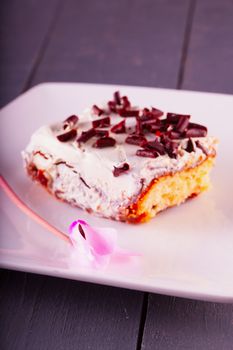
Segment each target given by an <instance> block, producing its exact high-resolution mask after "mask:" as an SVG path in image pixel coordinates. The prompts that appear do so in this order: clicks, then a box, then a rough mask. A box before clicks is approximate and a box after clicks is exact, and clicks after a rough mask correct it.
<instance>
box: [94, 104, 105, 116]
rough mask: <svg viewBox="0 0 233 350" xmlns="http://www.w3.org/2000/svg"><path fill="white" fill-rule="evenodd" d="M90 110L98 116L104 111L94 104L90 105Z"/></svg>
mask: <svg viewBox="0 0 233 350" xmlns="http://www.w3.org/2000/svg"><path fill="white" fill-rule="evenodd" d="M92 111H93V113H94V114H97V115H98V116H100V115H101V114H103V113H104V110H103V109H101V108H99V107H98V106H96V105H94V106H93V107H92Z"/></svg>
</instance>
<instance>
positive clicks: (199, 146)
mask: <svg viewBox="0 0 233 350" xmlns="http://www.w3.org/2000/svg"><path fill="white" fill-rule="evenodd" d="M195 143H196V146H197V147H198V148H200V149H201V150H202V152H203V153H204V154H205V155H206V156H208V152H207V150H206V148H205V147H204V146H203V145H202V144H201V142H200V141H199V140H197V141H196V142H195Z"/></svg>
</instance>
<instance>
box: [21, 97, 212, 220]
mask: <svg viewBox="0 0 233 350" xmlns="http://www.w3.org/2000/svg"><path fill="white" fill-rule="evenodd" d="M190 119H191V118H190V115H181V114H177V113H166V114H164V112H162V111H161V110H159V109H157V108H154V107H152V108H142V109H141V108H137V107H133V106H132V105H131V103H130V101H129V99H128V98H127V97H126V96H123V97H121V96H120V93H119V92H115V93H114V98H113V100H111V101H109V102H108V103H107V104H106V106H104V107H101V108H100V107H98V106H97V105H94V106H92V108H90V109H87V110H85V111H84V112H83V114H82V115H79V116H76V115H72V116H70V117H68V118H67V119H65V121H63V122H60V123H57V124H54V125H50V126H43V127H41V128H40V129H39V130H37V131H36V132H35V133H34V134H33V135H32V137H31V140H30V142H29V145H28V146H27V148H26V150H25V151H24V152H23V158H24V161H25V165H26V169H27V172H28V174H29V175H30V176H31V178H32V179H33V180H35V181H37V182H39V183H40V184H41V185H43V186H44V187H45V188H46V189H47V190H48V191H49V192H50V193H52V194H53V195H55V196H56V197H57V198H59V199H61V200H64V201H66V202H68V203H70V204H72V205H75V206H78V207H80V208H82V209H84V210H86V211H88V212H89V213H93V214H95V215H99V216H102V217H105V218H111V219H114V220H120V221H126V222H133V223H139V222H145V221H147V220H149V219H151V218H152V217H154V216H155V215H156V214H157V213H158V212H160V211H162V210H164V209H166V208H168V207H171V206H175V205H179V204H181V203H182V202H184V201H185V200H186V199H188V198H190V197H193V196H196V195H198V194H199V193H201V192H203V191H205V190H206V189H207V188H208V187H209V172H210V170H211V168H212V167H213V164H214V159H215V156H216V144H217V140H216V138H214V137H210V136H207V128H206V127H205V126H203V125H200V124H196V123H193V122H191V120H190Z"/></svg>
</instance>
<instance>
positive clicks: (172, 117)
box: [166, 112, 181, 124]
mask: <svg viewBox="0 0 233 350" xmlns="http://www.w3.org/2000/svg"><path fill="white" fill-rule="evenodd" d="M180 116H181V114H176V113H170V112H169V113H167V119H166V120H167V122H168V123H170V124H176V123H178V121H179V119H180Z"/></svg>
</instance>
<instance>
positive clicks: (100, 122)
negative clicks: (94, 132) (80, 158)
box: [92, 117, 110, 128]
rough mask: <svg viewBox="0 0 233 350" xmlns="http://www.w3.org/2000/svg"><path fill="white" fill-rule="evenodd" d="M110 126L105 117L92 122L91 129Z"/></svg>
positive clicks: (107, 118) (108, 118)
mask: <svg viewBox="0 0 233 350" xmlns="http://www.w3.org/2000/svg"><path fill="white" fill-rule="evenodd" d="M109 125H110V117H105V118H102V119H96V120H93V122H92V126H93V128H98V127H99V128H105V127H107V126H109Z"/></svg>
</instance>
